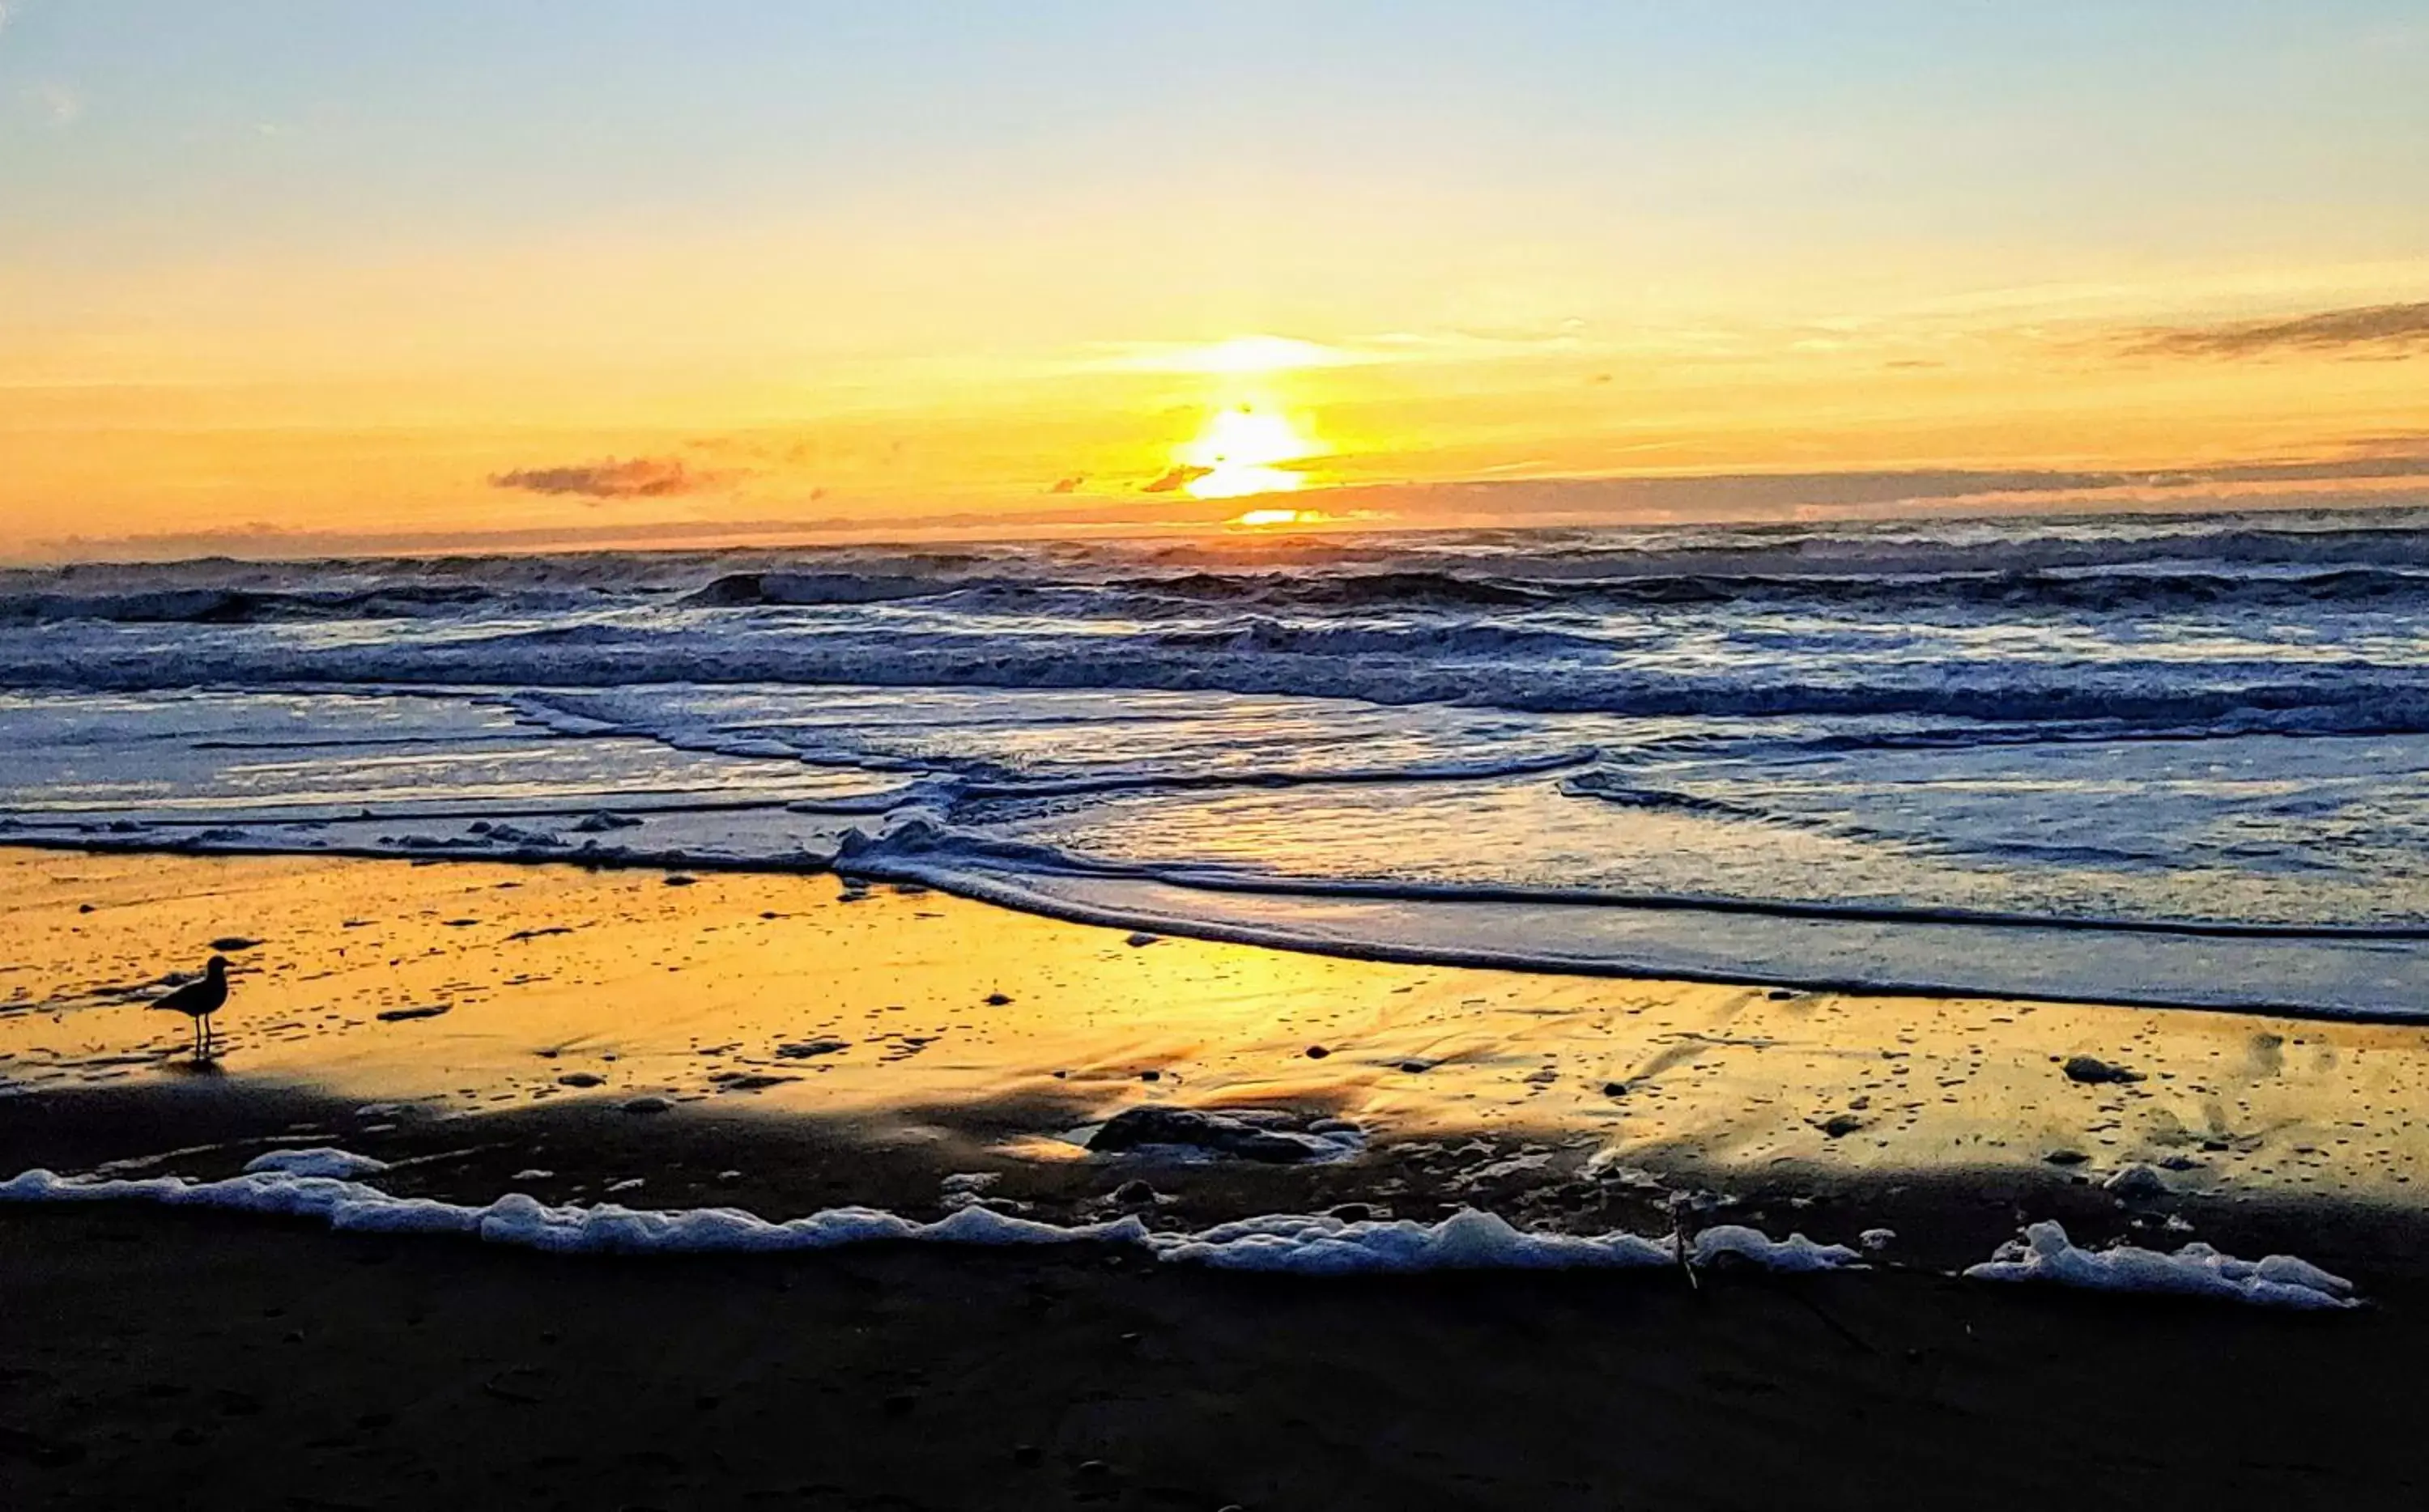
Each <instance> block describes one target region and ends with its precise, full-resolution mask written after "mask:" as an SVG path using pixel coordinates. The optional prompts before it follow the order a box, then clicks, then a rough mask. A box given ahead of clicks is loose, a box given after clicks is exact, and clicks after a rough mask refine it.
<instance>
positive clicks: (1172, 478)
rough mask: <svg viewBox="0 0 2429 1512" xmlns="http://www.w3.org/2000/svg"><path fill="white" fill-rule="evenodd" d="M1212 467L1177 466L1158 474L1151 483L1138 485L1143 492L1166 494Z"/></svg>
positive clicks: (1189, 482) (1186, 485) (1200, 475)
mask: <svg viewBox="0 0 2429 1512" xmlns="http://www.w3.org/2000/svg"><path fill="white" fill-rule="evenodd" d="M1214 470H1215V469H1214V468H1191V467H1177V468H1170V469H1168V470H1167V471H1165V472H1163V473H1161V474H1159V475H1158V476H1157V478H1156V480H1155V481H1154V482H1153V483H1143V484H1140V485H1139V492H1141V493H1143V494H1168V493H1170V492H1172V491H1173V490H1174V489H1176V488H1186V487H1188V486H1189V485H1191V484H1193V483H1196V482H1197V481H1198V479H1200V478H1203V477H1204V476H1206V475H1207V474H1208V473H1210V472H1212V471H1214Z"/></svg>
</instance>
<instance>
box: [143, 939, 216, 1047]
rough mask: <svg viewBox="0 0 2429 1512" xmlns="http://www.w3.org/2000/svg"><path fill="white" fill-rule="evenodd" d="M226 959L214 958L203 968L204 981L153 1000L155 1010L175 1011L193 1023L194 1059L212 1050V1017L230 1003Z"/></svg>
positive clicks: (193, 982) (192, 982)
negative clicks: (226, 1003)
mask: <svg viewBox="0 0 2429 1512" xmlns="http://www.w3.org/2000/svg"><path fill="white" fill-rule="evenodd" d="M227 965H228V963H227V957H225V956H213V957H212V958H211V959H210V960H209V961H206V962H205V963H204V965H203V979H202V980H201V981H190V982H188V983H186V985H185V986H183V987H180V988H178V989H177V990H176V991H175V992H173V993H169V994H165V995H163V996H160V997H156V998H154V999H153V1000H152V1006H153V1007H154V1008H166V1009H172V1010H173V1011H177V1012H180V1013H183V1014H185V1015H186V1016H187V1017H188V1018H190V1019H192V1020H193V1021H194V1059H195V1060H202V1059H203V1058H204V1057H206V1056H207V1055H209V1054H210V1050H211V1015H212V1014H213V1013H216V1012H218V1011H220V1005H221V1004H222V1003H224V1002H226V1001H227Z"/></svg>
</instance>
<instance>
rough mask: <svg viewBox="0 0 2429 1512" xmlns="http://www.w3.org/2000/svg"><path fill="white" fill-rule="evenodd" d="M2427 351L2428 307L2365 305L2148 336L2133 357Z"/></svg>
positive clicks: (2133, 346) (2133, 349) (2134, 348)
mask: <svg viewBox="0 0 2429 1512" xmlns="http://www.w3.org/2000/svg"><path fill="white" fill-rule="evenodd" d="M2356 349H2375V350H2377V351H2381V352H2389V353H2399V354H2400V353H2407V352H2409V351H2411V350H2414V349H2429V304H2365V305H2360V306H2357V307H2355V308H2353V309H2344V310H2322V311H2320V312H2319V313H2318V314H2316V315H2304V316H2298V317H2296V318H2295V319H2293V320H2244V321H2239V322H2238V323H2235V324H2232V325H2209V326H2189V327H2183V328H2179V329H2175V330H2157V331H2145V332H2143V333H2141V335H2140V337H2137V338H2136V339H2135V340H2134V342H2133V343H2132V344H2131V345H2130V346H2129V347H2128V348H2127V350H2128V351H2129V352H2132V353H2138V354H2143V355H2151V356H2163V357H2252V356H2267V355H2269V354H2271V353H2279V352H2346V351H2354V350H2356Z"/></svg>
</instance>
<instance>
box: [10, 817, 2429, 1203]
mask: <svg viewBox="0 0 2429 1512" xmlns="http://www.w3.org/2000/svg"><path fill="white" fill-rule="evenodd" d="M230 937H240V938H247V939H257V940H258V941H259V943H258V944H257V945H251V946H249V947H243V948H236V947H229V946H225V945H223V948H228V949H229V953H230V954H231V955H232V956H233V957H234V958H235V959H236V961H238V969H237V971H236V972H235V973H234V975H233V976H232V978H231V981H232V994H231V997H230V1001H229V1004H228V1007H227V1009H226V1010H225V1011H224V1012H223V1014H222V1015H221V1018H220V1029H221V1033H222V1037H223V1056H222V1060H221V1061H220V1063H219V1070H220V1071H221V1073H222V1074H223V1075H224V1076H228V1077H232V1078H247V1079H253V1080H256V1081H257V1082H259V1083H260V1084H262V1085H264V1086H284V1087H306V1088H311V1089H315V1090H322V1091H327V1092H332V1093H337V1094H339V1095H341V1096H345V1097H349V1098H361V1099H364V1100H367V1101H387V1100H430V1101H433V1102H439V1103H444V1104H447V1105H449V1106H451V1107H453V1108H454V1109H461V1110H468V1111H477V1110H480V1109H498V1108H504V1107H509V1106H526V1105H529V1104H532V1103H534V1102H538V1101H546V1100H550V1099H570V1098H601V1099H609V1100H613V1101H615V1102H618V1103H622V1102H626V1101H630V1100H633V1099H636V1098H644V1097H663V1098H666V1099H668V1100H669V1101H671V1102H674V1103H675V1104H676V1105H677V1107H678V1109H679V1110H680V1109H681V1108H682V1107H683V1106H684V1105H686V1104H694V1105H699V1106H701V1107H705V1108H710V1109H722V1108H742V1107H749V1108H751V1109H754V1110H759V1111H767V1112H781V1111H785V1110H797V1111H805V1112H815V1113H818V1114H820V1115H823V1116H839V1117H844V1118H849V1119H856V1120H864V1121H866V1122H867V1125H868V1126H869V1127H870V1128H871V1129H872V1130H883V1129H884V1128H886V1127H888V1126H899V1125H904V1124H907V1123H910V1122H912V1121H914V1120H916V1116H917V1109H934V1108H937V1107H941V1106H954V1105H960V1104H965V1103H974V1102H978V1101H983V1100H993V1099H1008V1100H1012V1101H1014V1102H1017V1101H1018V1100H1020V1099H1022V1098H1024V1097H1027V1098H1033V1099H1035V1100H1036V1101H1037V1104H1038V1106H1041V1107H1052V1106H1056V1105H1067V1106H1069V1107H1070V1108H1071V1109H1073V1117H1074V1121H1075V1122H1084V1121H1085V1119H1087V1118H1089V1117H1096V1116H1102V1115H1103V1114H1106V1113H1110V1112H1111V1111H1113V1110H1115V1109H1118V1108H1120V1107H1123V1106H1126V1105H1129V1104H1132V1103H1134V1102H1140V1101H1170V1102H1174V1103H1179V1104H1186V1105H1191V1106H1200V1107H1219V1106H1232V1107H1242V1106H1297V1107H1307V1108H1321V1109H1328V1110H1337V1111H1338V1112H1340V1113H1341V1114H1343V1115H1345V1116H1347V1117H1349V1118H1352V1119H1355V1120H1357V1121H1358V1122H1359V1123H1361V1124H1362V1125H1363V1126H1366V1127H1367V1128H1368V1130H1369V1131H1370V1133H1372V1134H1375V1135H1377V1136H1380V1137H1433V1136H1439V1135H1446V1134H1450V1133H1456V1132H1460V1131H1489V1132H1495V1133H1504V1134H1510V1135H1513V1136H1519V1137H1524V1138H1529V1139H1541V1140H1545V1141H1546V1142H1560V1143H1592V1144H1594V1145H1595V1146H1597V1147H1599V1148H1601V1149H1604V1150H1607V1151H1609V1152H1610V1155H1611V1158H1613V1159H1621V1160H1625V1159H1628V1156H1629V1155H1630V1154H1631V1152H1655V1151H1660V1152H1665V1153H1673V1154H1675V1153H1678V1152H1686V1153H1689V1154H1692V1155H1694V1156H1696V1157H1698V1158H1702V1159H1710V1160H1713V1161H1715V1162H1718V1163H1720V1164H1722V1165H1723V1166H1737V1167H1742V1168H1744V1167H1762V1166H1768V1165H1774V1164H1789V1165H1810V1166H1813V1167H1816V1168H1822V1169H1839V1170H1843V1171H1849V1172H1853V1171H1858V1170H1866V1169H1870V1170H1878V1171H1892V1170H1897V1169H1908V1168H1927V1167H1933V1166H1942V1165H1947V1164H1961V1165H1967V1166H1978V1165H1991V1166H1997V1165H2008V1164H2019V1165H2021V1164H2037V1163H2039V1162H2041V1161H2043V1160H2045V1159H2048V1158H2049V1157H2051V1156H2053V1155H2057V1156H2060V1157H2061V1158H2065V1157H2068V1156H2080V1157H2083V1158H2084V1159H2083V1162H2082V1169H2084V1170H2085V1171H2087V1172H2089V1173H2090V1174H2091V1175H2095V1176H2096V1175H2100V1174H2103V1173H2105V1172H2107V1171H2108V1170H2111V1169H2114V1168H2115V1167H2117V1166H2120V1165H2123V1164H2124V1163H2126V1162H2129V1161H2136V1160H2140V1161H2149V1162H2154V1163H2160V1162H2165V1163H2167V1164H2168V1165H2170V1166H2171V1167H2172V1168H2173V1171H2174V1172H2175V1173H2176V1174H2175V1175H2172V1177H2171V1179H2172V1180H2173V1181H2174V1182H2175V1183H2176V1184H2177V1185H2179V1186H2181V1187H2186V1188H2192V1189H2211V1190H2223V1191H2228V1192H2233V1191H2236V1190H2252V1189H2256V1188H2278V1187H2282V1188H2290V1189H2294V1190H2301V1191H2309V1192H2322V1191H2335V1190H2342V1191H2348V1192H2355V1193H2360V1194H2370V1195H2374V1196H2378V1197H2382V1198H2402V1197H2405V1196H2407V1195H2408V1193H2409V1192H2410V1191H2411V1190H2414V1189H2415V1188H2421V1189H2423V1190H2429V1181H2418V1182H2416V1180H2415V1177H2416V1175H2418V1174H2419V1173H2420V1172H2421V1169H2422V1159H2423V1156H2424V1153H2429V1134H2424V1129H2423V1126H2422V1115H2421V1112H2420V1109H2421V1108H2422V1106H2423V1103H2422V1097H2421V1093H2422V1092H2423V1088H2424V1068H2429V1027H2394V1026H2372V1025H2341V1024H2330V1023H2320V1022H2306V1021H2299V1020H2287V1019H2270V1018H2257V1017H2250V1016H2241V1015H2230V1014H2219V1013H2203V1012H2190V1011H2146V1010H2129V1009H2114V1008H2098V1007H2078V1006H2068V1005H2054V1004H2032V1003H2017V1002H2005V1001H1999V1000H1994V999H1936V998H1921V997H1902V998H1901V997H1867V996H1855V995H1848V994H1828V993H1822V994H1781V993H1774V992H1770V991H1766V990H1764V989H1760V988H1738V987H1722V986H1709V985H1698V984H1692V983H1678V982H1667V981H1633V980H1615V979H1609V978H1581V977H1548V976H1530V975H1524V974H1517V973H1508V972H1489V971H1469V970H1455V969H1448V968H1435V967H1418V966H1402V965H1392V964H1384V963H1378V962H1370V961H1344V960H1335V959H1330V958H1326V957H1320V956H1312V955H1299V954H1294V953H1289V952H1282V951H1274V950H1265V949H1258V948H1250V947H1246V946H1238V945H1217V944H1211V943H1206V942H1199V941H1192V940H1183V939H1169V938H1167V939H1164V940H1159V941H1156V942H1154V943H1152V944H1135V945H1134V944H1132V943H1130V941H1129V939H1128V938H1127V937H1126V936H1125V935H1124V934H1123V933H1122V932H1121V931H1118V930H1109V929H1091V928H1085V927H1081V926H1076V925H1068V924H1063V923H1060V922H1056V921H1053V920H1048V919H1041V918H1035V917H1032V916H1028V915H1025V914H1019V913H1013V912H1005V911H1002V910H1000V909H996V908H992V907H989V906H986V905H983V904H978V903H972V902H967V901H965V900H962V899H958V898H953V897H949V896H942V895H938V894H933V893H902V892H897V891H893V890H888V889H884V888H880V889H877V890H875V891H872V892H869V893H867V895H866V896H860V897H858V898H857V899H852V900H847V899H846V898H844V897H840V896H838V884H837V883H836V881H835V880H834V879H832V878H801V877H780V876H753V875H741V874H702V875H699V876H697V877H694V878H690V879H674V878H669V877H668V876H667V875H665V874H662V873H658V872H648V871H596V872H594V871H586V870H582V869H579V868H574V867H570V866H507V865H497V864H483V863H440V864H421V863H409V862H370V861H350V860H349V861H340V860H331V859H325V858H301V857H298V858H243V859H204V858H192V857H171V856H125V855H81V854H74V853H69V852H54V851H41V850H31V849H8V850H0V938H5V939H6V941H7V946H6V950H7V958H6V959H5V960H0V1093H15V1094H31V1095H39V1094H40V1093H41V1091H42V1090H43V1089H45V1088H54V1087H73V1086H85V1085H91V1084H94V1083H101V1082H107V1081H116V1080H140V1079H143V1078H154V1077H164V1076H176V1075H183V1074H190V1072H187V1071H185V1070H183V1069H181V1068H183V1067H185V1066H186V1065H187V1061H186V1057H185V1055H184V1053H183V1052H184V1050H185V1047H186V1045H187V1043H188V1036H189V1034H190V1028H189V1026H188V1025H187V1024H186V1023H185V1021H184V1020H183V1019H176V1020H175V1021H174V1022H171V1020H172V1018H173V1015H169V1014H157V1013H147V1012H146V1011H144V1010H143V1009H142V1008H141V1007H140V1000H141V999H142V998H143V997H147V996H150V995H153V994H156V993H157V991H158V987H157V985H147V984H153V983H155V982H156V979H157V978H158V977H159V976H160V974H161V973H163V972H165V971H169V970H172V969H182V970H188V971H190V970H193V969H195V968H197V967H199V966H200V964H201V962H202V961H203V959H204V957H205V956H207V954H209V953H210V950H211V949H212V942H213V941H215V940H217V941H222V942H225V941H226V940H228V939H229V938H230ZM130 990H137V991H130ZM432 1009H440V1010H443V1012H438V1013H422V1014H420V1015H419V1016H391V1017H386V1018H384V1017H382V1015H383V1014H388V1015H414V1014H415V1013H416V1011H424V1010H432ZM1314 1047H1320V1049H1321V1050H1322V1051H1323V1052H1324V1053H1323V1054H1321V1055H1320V1056H1316V1055H1311V1054H1310V1050H1311V1048H1314ZM2079 1055H2089V1056H2094V1057H2098V1058H2100V1059H2101V1060H2105V1061H2107V1062H2110V1063H2113V1064H2117V1065H2121V1066H2123V1067H2126V1068H2129V1069H2130V1070H2131V1071H2133V1072H2134V1073H2136V1074H2138V1075H2139V1076H2141V1077H2142V1078H2143V1079H2141V1080H2139V1081H2132V1082H2122V1083H2082V1082H2078V1081H2075V1080H2073V1079H2070V1078H2069V1077H2068V1076H2066V1075H2065V1073H2064V1070H2063V1067H2062V1063H2063V1062H2064V1061H2065V1060H2067V1059H2068V1058H2070V1057H2074V1056H2079ZM1061 1132H1063V1131H1062V1130H1060V1129H1053V1128H1040V1129H1037V1130H1034V1131H1033V1133H1032V1135H1031V1136H1030V1137H1028V1138H1026V1139H1019V1140H1016V1141H1015V1142H1014V1144H1013V1145H1012V1147H1014V1148H1017V1149H1019V1150H1022V1151H1024V1152H1027V1153H1032V1154H1038V1155H1046V1154H1051V1153H1077V1152H1076V1148H1075V1147H1074V1146H1071V1145H1069V1144H1066V1143H1064V1142H1061V1141H1060V1140H1058V1139H1057V1138H1056V1136H1057V1135H1059V1134H1060V1133H1061Z"/></svg>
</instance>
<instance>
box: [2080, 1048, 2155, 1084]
mask: <svg viewBox="0 0 2429 1512" xmlns="http://www.w3.org/2000/svg"><path fill="white" fill-rule="evenodd" d="M2062 1069H2064V1071H2065V1072H2066V1079H2067V1080H2069V1081H2082V1082H2090V1083H2094V1084H2097V1083H2101V1082H2109V1081H2140V1080H2141V1079H2142V1074H2141V1073H2140V1072H2139V1071H2132V1070H2128V1069H2127V1068H2126V1067H2124V1066H2121V1065H2115V1064H2112V1063H2110V1062H2109V1061H2107V1060H2101V1059H2100V1058H2099V1057H2098V1056H2093V1055H2078V1056H2071V1057H2069V1058H2068V1059H2067V1062H2066V1065H2065V1066H2064V1067H2063V1068H2062Z"/></svg>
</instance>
